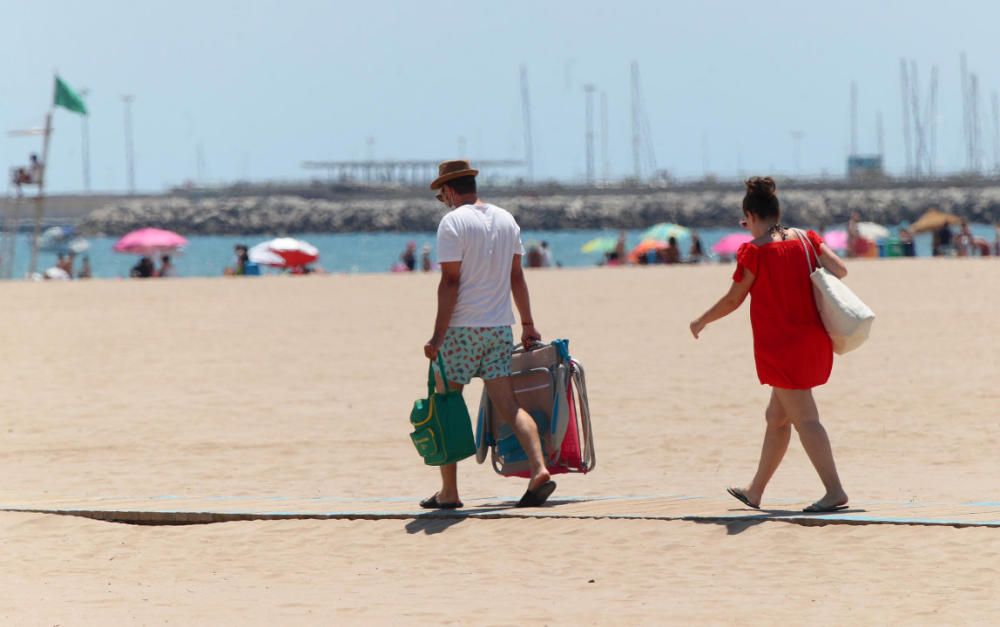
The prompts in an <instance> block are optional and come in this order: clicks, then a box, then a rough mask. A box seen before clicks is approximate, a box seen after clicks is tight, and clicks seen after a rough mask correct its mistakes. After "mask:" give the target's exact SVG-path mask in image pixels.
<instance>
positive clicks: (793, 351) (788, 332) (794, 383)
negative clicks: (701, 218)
mask: <svg viewBox="0 0 1000 627" xmlns="http://www.w3.org/2000/svg"><path fill="white" fill-rule="evenodd" d="M807 235H808V237H809V241H810V242H812V244H813V246H814V247H815V248H816V252H817V253H818V252H819V247H820V244H821V243H822V242H823V240H822V239H821V238H820V236H819V235H817V234H816V233H815V232H814V231H809V232H808V233H807ZM809 258H810V260H811V259H812V254H811V252H810V257H809ZM736 263H737V265H736V272H735V273H734V274H733V280H734V281H740V280H742V279H743V269H744V268H746V269H747V270H749V271H750V272H752V273H753V275H754V277H756V278H755V280H754V282H753V285H752V286H751V287H750V325H751V326H752V327H753V353H754V360H755V361H756V362H757V377H758V378H759V379H760V382H761V383H762V384H764V385H773V386H775V387H779V388H787V389H793V390H804V389H809V388H812V387H816V386H817V385H823V384H824V383H826V382H827V380H828V379H829V378H830V371H831V370H832V369H833V343H832V342H831V341H830V336H829V335H828V334H827V332H826V329H825V328H823V322H822V321H821V320H820V317H819V310H817V309H816V301H815V300H814V299H813V292H812V282H811V281H810V280H809V272H810V271H811V270H809V268H810V266H811V264H808V265H807V262H806V252H805V250H804V248H803V246H802V242H801V241H800V240H799V239H797V238H796V237H795V236H794V235H789V236H788V239H787V240H784V241H778V242H770V243H768V244H764V245H763V246H756V245H754V244H752V243H747V244H743V245H742V246H741V247H740V249H739V251H738V252H737V253H736ZM812 267H815V266H812Z"/></svg>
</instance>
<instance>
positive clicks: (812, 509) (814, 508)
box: [802, 503, 850, 514]
mask: <svg viewBox="0 0 1000 627" xmlns="http://www.w3.org/2000/svg"><path fill="white" fill-rule="evenodd" d="M848 507H850V505H848V504H847V503H841V504H840V505H820V504H819V503H813V504H812V505H810V506H809V507H805V508H803V509H802V511H803V512H806V513H807V514H829V513H830V512H839V511H840V510H843V509H847V508H848Z"/></svg>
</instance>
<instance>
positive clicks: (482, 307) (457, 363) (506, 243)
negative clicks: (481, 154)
mask: <svg viewBox="0 0 1000 627" xmlns="http://www.w3.org/2000/svg"><path fill="white" fill-rule="evenodd" d="M478 173H479V171H478V170H475V169H473V168H472V167H471V166H470V165H469V162H467V161H458V160H456V161H445V162H443V163H441V165H440V166H439V168H438V177H437V178H436V179H434V182H432V183H431V189H432V190H440V194H441V196H442V197H443V200H442V202H444V203H445V205H446V206H447V207H449V208H451V209H452V211H450V212H449V213H448V214H446V215H445V216H444V217H443V218H442V219H441V223H440V225H439V226H438V234H437V251H438V263H439V264H440V266H441V281H440V283H439V285H438V292H437V294H438V306H437V318H436V320H435V323H434V333H433V335H432V336H431V339H430V340H428V342H427V343H426V344H425V345H424V356H426V357H427V358H428V359H431V360H434V359H436V357H437V356H438V353H439V352H440V353H441V355H442V357H443V359H444V363H445V370H446V373H447V376H448V379H449V382H450V383H451V387H452V388H453V389H456V390H461V389H462V387H463V386H465V385H466V384H468V383H469V381H471V380H472V378H473V377H480V378H482V379H483V382H484V384H485V387H486V392H487V394H488V395H489V398H490V401H491V402H492V403H493V406H494V407H495V408H496V410H497V411H496V413H497V418H498V420H499V422H500V423H502V424H510V426H511V427H512V429H513V431H514V435H515V436H516V438H517V441H518V442H519V443H520V444H521V446H522V448H523V449H524V451H525V452H526V453H527V456H528V462H529V464H530V465H531V478H530V479H529V482H528V489H527V491H526V492H525V494H524V496H523V497H522V498H521V501H520V502H519V503H518V506H520V507H536V506H539V505H542V504H543V503H545V501H546V500H547V499H548V497H549V496H550V495H551V494H552V492H553V491H554V490H555V488H556V484H555V482H554V481H552V480H551V477H550V475H549V471H548V469H547V468H546V467H545V460H544V458H543V456H542V445H541V440H540V439H539V436H538V425H537V424H536V423H535V421H534V419H532V417H531V415H530V414H528V412H526V411H525V410H524V409H522V408H521V407H520V406H519V405H518V402H517V398H516V397H515V396H514V386H513V384H512V382H511V378H510V361H511V354H512V353H513V350H514V342H513V334H512V333H511V325H513V324H514V315H513V312H512V311H511V295H512V294H513V297H514V304H515V305H516V306H517V310H518V313H520V316H521V342H522V343H523V344H524V345H525V346H530V345H532V344H536V343H538V342H539V341H541V335H540V334H539V333H538V331H537V329H536V328H535V324H534V320H533V319H532V317H531V301H530V298H529V295H528V284H527V282H526V281H525V279H524V273H523V272H522V270H521V257H522V255H524V247H523V245H522V244H521V229H520V227H519V226H518V225H517V222H516V221H515V220H514V217H513V216H512V215H510V213H508V212H507V211H506V210H504V209H501V208H500V207H497V206H496V205H491V204H489V203H486V202H483V201H482V200H480V199H479V195H478V193H477V191H476V175H477V174H478ZM420 505H421V507H424V508H428V509H454V508H456V507H461V506H462V502H461V500H460V499H459V495H458V472H457V466H456V464H449V465H447V466H441V489H440V490H439V491H438V492H436V493H435V494H434V495H433V496H431V497H430V498H427V499H425V500H424V501H422V502H421V503H420Z"/></svg>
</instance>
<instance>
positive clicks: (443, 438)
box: [410, 352, 476, 466]
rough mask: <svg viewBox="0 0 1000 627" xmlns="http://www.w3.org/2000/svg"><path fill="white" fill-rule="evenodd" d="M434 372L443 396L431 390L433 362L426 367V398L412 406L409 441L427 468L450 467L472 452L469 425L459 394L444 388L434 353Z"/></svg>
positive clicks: (441, 366)
mask: <svg viewBox="0 0 1000 627" xmlns="http://www.w3.org/2000/svg"><path fill="white" fill-rule="evenodd" d="M438 368H439V369H440V371H441V380H442V381H443V382H444V390H445V391H444V392H443V393H440V394H439V393H437V392H436V391H435V390H434V362H433V361H431V362H430V364H429V365H428V366H427V398H422V399H419V400H417V401H416V402H414V403H413V410H412V411H411V412H410V424H411V425H412V426H413V433H411V434H410V440H412V441H413V446H414V447H416V449H417V453H419V454H420V456H421V457H423V458H424V463H425V464H427V465H429V466H443V465H445V464H454V463H455V462H458V461H461V460H463V459H465V458H466V457H470V456H472V455H474V454H475V452H476V441H475V438H474V437H473V436H472V421H471V419H470V418H469V410H468V408H467V407H466V406H465V399H464V398H462V393H461V392H458V391H456V390H451V389H450V388H449V387H448V376H447V374H445V369H444V359H443V358H442V357H441V353H440V352H439V353H438Z"/></svg>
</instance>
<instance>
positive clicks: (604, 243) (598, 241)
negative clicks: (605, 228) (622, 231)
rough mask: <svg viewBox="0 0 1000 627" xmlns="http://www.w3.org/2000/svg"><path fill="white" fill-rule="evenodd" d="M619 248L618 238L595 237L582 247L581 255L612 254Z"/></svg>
mask: <svg viewBox="0 0 1000 627" xmlns="http://www.w3.org/2000/svg"><path fill="white" fill-rule="evenodd" d="M616 246H618V238H615V237H595V238H594V239H592V240H590V241H589V242H587V243H586V244H584V245H583V246H581V247H580V252H581V253H610V252H614V250H615V247H616Z"/></svg>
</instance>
